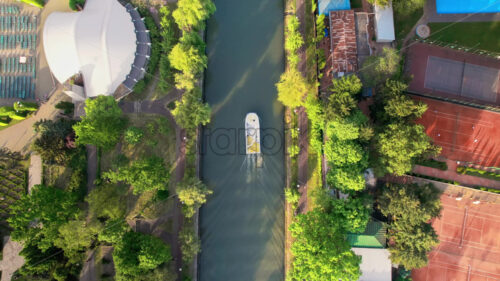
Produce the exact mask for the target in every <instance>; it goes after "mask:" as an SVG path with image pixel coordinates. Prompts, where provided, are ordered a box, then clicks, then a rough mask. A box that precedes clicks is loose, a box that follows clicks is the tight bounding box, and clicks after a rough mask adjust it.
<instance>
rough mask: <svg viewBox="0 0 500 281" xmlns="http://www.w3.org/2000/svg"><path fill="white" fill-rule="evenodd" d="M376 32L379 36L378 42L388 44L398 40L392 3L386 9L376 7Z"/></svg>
mask: <svg viewBox="0 0 500 281" xmlns="http://www.w3.org/2000/svg"><path fill="white" fill-rule="evenodd" d="M375 32H376V34H377V42H380V43H387V42H392V41H394V40H395V39H396V36H395V34H394V15H393V11H392V3H391V2H389V4H388V5H387V6H385V7H382V6H378V5H375Z"/></svg>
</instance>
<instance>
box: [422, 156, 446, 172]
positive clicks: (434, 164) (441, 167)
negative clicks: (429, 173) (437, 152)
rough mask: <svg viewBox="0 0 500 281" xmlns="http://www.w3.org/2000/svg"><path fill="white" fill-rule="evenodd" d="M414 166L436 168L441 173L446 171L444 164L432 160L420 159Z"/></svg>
mask: <svg viewBox="0 0 500 281" xmlns="http://www.w3.org/2000/svg"><path fill="white" fill-rule="evenodd" d="M416 164H417V165H421V166H426V167H431V168H436V169H439V170H442V171H446V170H448V165H446V162H441V161H437V160H434V159H421V160H418V161H417V163H416Z"/></svg>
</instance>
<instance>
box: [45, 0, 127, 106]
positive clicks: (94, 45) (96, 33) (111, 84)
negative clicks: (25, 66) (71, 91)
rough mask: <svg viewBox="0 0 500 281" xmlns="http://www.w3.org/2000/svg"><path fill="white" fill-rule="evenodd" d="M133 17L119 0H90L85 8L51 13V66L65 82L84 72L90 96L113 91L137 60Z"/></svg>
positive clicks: (47, 32)
mask: <svg viewBox="0 0 500 281" xmlns="http://www.w3.org/2000/svg"><path fill="white" fill-rule="evenodd" d="M136 40H137V36H136V34H135V28H134V24H133V22H132V17H131V16H130V14H129V13H128V12H127V10H126V9H125V7H123V6H122V5H121V4H120V3H119V2H118V1H116V0H87V2H86V4H85V8H84V10H83V11H81V12H74V13H62V12H54V13H52V14H50V15H49V16H48V18H47V20H46V22H45V26H44V30H43V44H44V51H45V55H46V57H47V61H48V64H49V67H50V70H51V71H52V73H53V74H54V76H55V77H56V79H57V80H58V81H59V82H61V83H64V82H65V81H66V80H68V79H69V78H70V77H72V76H73V75H75V74H77V73H81V74H82V76H83V80H84V84H85V93H86V96H87V97H95V96H98V95H112V94H113V93H114V92H115V90H116V88H117V87H118V86H119V85H120V84H121V83H122V82H123V81H124V80H125V79H126V77H127V75H128V74H129V73H130V70H131V68H132V64H133V62H134V58H135V53H136V49H137V45H136Z"/></svg>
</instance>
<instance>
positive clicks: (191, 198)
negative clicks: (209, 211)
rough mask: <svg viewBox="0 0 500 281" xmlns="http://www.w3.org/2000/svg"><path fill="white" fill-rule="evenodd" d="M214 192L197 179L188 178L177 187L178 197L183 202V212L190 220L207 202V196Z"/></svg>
mask: <svg viewBox="0 0 500 281" xmlns="http://www.w3.org/2000/svg"><path fill="white" fill-rule="evenodd" d="M212 193H213V192H212V191H211V190H210V189H208V188H207V186H206V185H205V184H204V183H203V182H201V181H200V180H199V179H198V178H196V177H187V178H185V179H184V180H182V181H181V182H180V183H179V184H178V185H177V195H178V196H179V200H180V201H181V202H182V210H183V212H184V215H185V216H186V217H188V218H190V217H192V216H193V215H194V214H195V213H196V211H197V210H198V209H199V208H200V207H201V205H203V204H204V203H205V202H207V196H208V195H210V194H212Z"/></svg>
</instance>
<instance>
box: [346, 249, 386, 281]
mask: <svg viewBox="0 0 500 281" xmlns="http://www.w3.org/2000/svg"><path fill="white" fill-rule="evenodd" d="M352 250H353V251H354V253H355V254H356V255H358V256H361V258H362V260H361V265H360V269H361V277H360V278H359V281H391V280H392V265H391V260H390V259H389V251H388V250H387V249H377V248H352Z"/></svg>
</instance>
